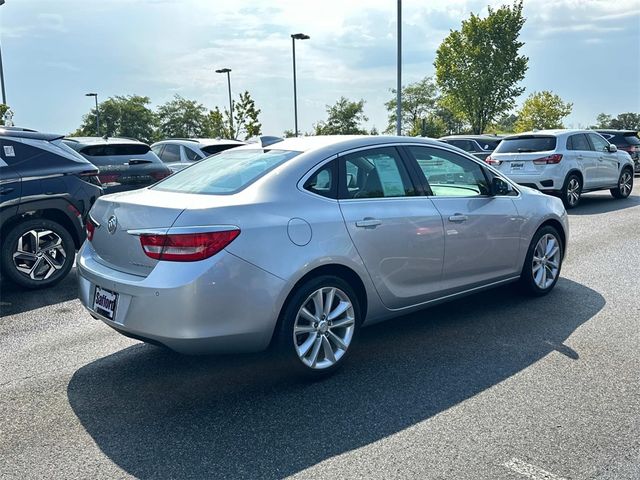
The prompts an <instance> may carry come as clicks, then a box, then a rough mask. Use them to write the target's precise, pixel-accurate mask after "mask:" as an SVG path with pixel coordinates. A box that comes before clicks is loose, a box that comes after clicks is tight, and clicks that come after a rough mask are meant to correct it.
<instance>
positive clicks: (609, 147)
mask: <svg viewBox="0 0 640 480" xmlns="http://www.w3.org/2000/svg"><path fill="white" fill-rule="evenodd" d="M607 150H608V151H609V153H616V152H617V151H618V147H616V146H615V145H614V144H613V143H610V144H609V146H608V147H607Z"/></svg>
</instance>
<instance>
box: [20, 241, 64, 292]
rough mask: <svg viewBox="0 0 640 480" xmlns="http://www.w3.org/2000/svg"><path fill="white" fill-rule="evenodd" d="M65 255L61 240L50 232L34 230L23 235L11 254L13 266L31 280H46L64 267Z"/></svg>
mask: <svg viewBox="0 0 640 480" xmlns="http://www.w3.org/2000/svg"><path fill="white" fill-rule="evenodd" d="M66 259H67V253H66V252H65V250H64V245H63V243H62V238H61V237H60V236H59V235H58V234H57V233H55V232H54V231H52V230H44V229H35V230H29V231H27V232H25V233H23V234H22V235H21V236H20V237H19V238H18V242H17V244H16V250H15V251H14V252H13V264H14V266H15V268H16V270H18V271H19V272H21V273H23V274H24V275H27V276H28V277H29V278H31V279H32V280H47V279H48V278H49V277H51V275H53V274H54V273H55V272H56V271H58V270H61V269H62V267H64V263H65V261H66Z"/></svg>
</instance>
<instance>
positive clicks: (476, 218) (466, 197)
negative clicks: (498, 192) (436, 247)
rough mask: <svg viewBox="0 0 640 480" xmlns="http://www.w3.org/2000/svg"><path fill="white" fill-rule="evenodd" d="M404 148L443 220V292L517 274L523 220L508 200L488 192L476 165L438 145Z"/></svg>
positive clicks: (479, 167)
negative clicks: (425, 183)
mask: <svg viewBox="0 0 640 480" xmlns="http://www.w3.org/2000/svg"><path fill="white" fill-rule="evenodd" d="M406 149H407V150H408V151H409V152H410V153H411V155H412V156H413V157H414V158H415V160H416V162H417V164H418V166H419V169H420V172H421V173H422V174H423V175H424V179H425V180H426V181H427V182H428V185H429V187H430V190H431V193H432V195H431V196H430V199H431V200H432V202H433V204H434V205H435V207H436V208H437V210H438V211H439V212H440V215H441V216H442V219H443V222H444V235H445V240H444V243H445V255H444V265H443V275H442V288H443V289H444V290H445V291H451V292H454V291H461V290H466V289H468V288H473V287H475V286H478V285H481V284H486V283H489V282H491V281H495V280H501V279H504V278H509V277H513V276H515V275H517V274H518V273H519V272H518V266H519V260H518V259H519V258H520V256H519V252H520V227H521V221H520V218H519V215H518V211H517V210H516V207H515V205H514V203H513V200H512V199H511V196H492V195H491V194H490V189H489V184H490V182H489V180H488V177H487V176H486V175H485V172H484V168H483V167H482V166H481V165H480V164H479V163H478V162H477V161H473V160H471V159H468V158H466V157H464V156H462V155H459V154H457V153H454V152H451V151H449V150H444V149H440V148H437V147H427V146H424V147H423V146H411V147H406ZM514 193H515V192H514ZM515 194H517V193H515Z"/></svg>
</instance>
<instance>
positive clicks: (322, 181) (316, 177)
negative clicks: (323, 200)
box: [304, 160, 338, 198]
mask: <svg viewBox="0 0 640 480" xmlns="http://www.w3.org/2000/svg"><path fill="white" fill-rule="evenodd" d="M304 189H305V190H308V191H310V192H312V193H315V194H317V195H322V196H323V197H327V198H337V192H338V188H337V182H336V161H335V160H334V161H331V162H329V163H327V164H326V165H323V166H322V167H321V168H320V169H319V170H318V171H317V172H315V173H314V174H313V175H311V177H309V179H308V180H307V181H306V182H304Z"/></svg>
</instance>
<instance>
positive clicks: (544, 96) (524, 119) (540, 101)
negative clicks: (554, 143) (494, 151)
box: [515, 90, 573, 132]
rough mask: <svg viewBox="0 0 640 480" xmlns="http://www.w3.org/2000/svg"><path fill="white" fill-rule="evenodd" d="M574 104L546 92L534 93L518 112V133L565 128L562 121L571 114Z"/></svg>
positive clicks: (516, 128) (516, 127)
mask: <svg viewBox="0 0 640 480" xmlns="http://www.w3.org/2000/svg"><path fill="white" fill-rule="evenodd" d="M572 108H573V104H572V103H569V102H564V101H563V100H562V99H561V98H560V97H559V96H558V95H556V94H554V93H552V92H549V91H547V90H544V91H542V92H534V93H532V94H531V95H529V97H528V98H527V99H526V100H525V101H524V103H523V104H522V108H521V109H520V110H519V111H518V120H517V121H516V125H515V130H516V132H528V131H530V130H534V129H535V130H544V129H548V128H564V125H563V124H562V119H563V118H564V117H566V116H567V115H569V114H570V113H571V110H572Z"/></svg>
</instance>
